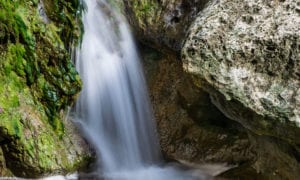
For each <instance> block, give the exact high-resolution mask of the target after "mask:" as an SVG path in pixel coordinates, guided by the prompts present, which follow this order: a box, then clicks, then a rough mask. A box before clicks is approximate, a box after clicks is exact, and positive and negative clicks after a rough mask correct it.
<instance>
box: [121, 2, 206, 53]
mask: <svg viewBox="0 0 300 180" xmlns="http://www.w3.org/2000/svg"><path fill="white" fill-rule="evenodd" d="M123 1H124V6H125V12H126V16H127V18H128V20H129V23H130V24H131V25H132V26H133V30H134V32H135V33H136V35H137V37H138V38H139V40H140V41H141V42H143V43H146V44H147V45H151V46H152V47H157V48H163V49H167V50H175V51H178V52H179V51H180V50H181V47H182V41H183V40H184V38H185V34H186V31H187V29H188V27H189V25H190V24H191V22H192V21H193V20H194V18H195V17H196V15H197V13H198V12H199V11H200V10H201V9H203V8H204V6H205V4H206V3H207V2H208V1H209V0H189V1H187V0H160V1H157V0H139V1H136V0H123Z"/></svg>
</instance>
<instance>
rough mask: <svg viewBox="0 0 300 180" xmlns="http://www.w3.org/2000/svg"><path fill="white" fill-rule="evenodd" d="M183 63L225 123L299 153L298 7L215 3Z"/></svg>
mask: <svg viewBox="0 0 300 180" xmlns="http://www.w3.org/2000/svg"><path fill="white" fill-rule="evenodd" d="M182 59H183V63H184V69H185V70H186V71H187V72H188V73H190V74H192V75H193V77H194V78H193V79H194V82H195V83H196V84H197V85H198V86H200V87H202V88H204V89H206V90H208V91H209V93H210V95H211V98H212V100H213V102H214V104H215V105H217V106H218V107H219V109H221V110H222V112H223V113H224V114H225V115H226V116H227V117H229V118H231V119H233V120H236V121H239V122H240V123H241V124H243V126H245V127H247V128H249V129H250V130H252V131H253V132H255V133H257V134H260V135H262V134H263V135H270V136H275V137H279V138H281V139H284V140H287V141H288V142H289V143H291V144H293V145H296V146H295V147H296V148H298V150H299V145H300V138H299V136H300V3H299V1H297V0H285V1H280V0H276V1H275V0H274V1H266V0H247V1H246V0H242V1H241V0H219V1H212V2H210V4H209V6H208V7H207V8H206V9H205V10H204V11H202V12H201V13H200V14H199V15H198V18H197V19H196V21H195V22H194V24H193V25H192V27H191V28H190V30H189V35H188V39H187V40H186V42H185V45H184V47H183V50H182Z"/></svg>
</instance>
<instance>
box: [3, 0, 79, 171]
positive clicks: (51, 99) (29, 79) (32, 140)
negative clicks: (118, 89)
mask: <svg viewBox="0 0 300 180" xmlns="http://www.w3.org/2000/svg"><path fill="white" fill-rule="evenodd" d="M45 2H46V3H49V4H48V5H50V6H51V8H54V9H53V10H54V11H53V12H51V13H50V14H49V17H50V18H51V22H50V23H45V22H43V20H42V18H41V17H40V15H39V13H38V7H37V6H38V0H14V1H11V0H0V94H1V96H0V109H1V111H0V136H1V137H2V138H4V139H6V140H7V142H9V143H7V144H3V145H2V146H3V149H4V151H5V153H6V154H7V155H6V156H7V158H9V161H8V162H7V165H8V166H9V167H11V168H12V170H13V173H15V175H19V176H24V175H26V176H31V177H34V176H37V175H39V174H42V173H46V172H50V171H56V170H59V169H61V170H62V169H64V170H71V168H73V169H74V168H76V164H77V163H78V162H77V161H75V159H76V158H74V160H73V161H70V159H69V156H70V155H68V154H67V153H68V149H66V148H65V147H64V146H65V142H63V139H65V138H66V137H67V135H66V134H65V129H64V124H63V122H62V120H61V117H60V115H59V113H60V111H61V110H62V109H64V108H65V107H66V106H68V105H70V103H72V102H73V101H74V99H75V98H76V96H77V94H78V92H79V91H80V89H81V81H80V78H79V76H78V73H77V72H76V70H75V67H74V66H73V64H72V62H71V60H70V54H69V51H68V48H69V46H70V45H71V43H73V42H78V38H79V36H80V28H81V25H80V22H79V21H78V18H77V16H78V15H79V12H81V10H79V11H77V8H78V6H80V3H79V0H69V1H58V0H56V1H47V0H45ZM70 146H71V145H70ZM77 160H78V161H81V160H82V158H81V157H78V158H77Z"/></svg>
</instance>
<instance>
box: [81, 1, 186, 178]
mask: <svg viewBox="0 0 300 180" xmlns="http://www.w3.org/2000/svg"><path fill="white" fill-rule="evenodd" d="M84 2H85V5H86V11H85V12H84V14H83V17H82V18H83V19H82V20H83V24H84V36H83V40H82V44H81V46H80V47H78V50H77V54H76V67H77V70H78V72H79V74H80V75H81V78H82V81H83V89H82V92H81V94H80V97H79V99H78V102H77V104H76V114H77V118H78V120H79V121H80V123H81V125H82V128H83V131H84V134H85V135H86V137H87V138H88V139H89V140H90V142H91V143H92V144H93V145H94V147H95V150H96V154H97V157H98V158H97V159H98V161H97V165H98V167H99V170H98V172H99V173H100V172H101V176H102V177H104V178H107V179H147V178H149V179H168V178H171V179H184V178H186V175H183V174H182V173H179V172H178V171H177V170H176V169H175V168H160V167H159V166H160V165H161V164H162V160H161V154H160V148H159V145H158V140H157V137H156V132H155V123H154V117H153V115H152V112H151V107H150V105H149V100H148V95H147V88H146V85H145V80H144V75H143V72H142V67H141V65H140V62H139V57H138V54H137V52H136V47H135V44H134V41H133V39H132V37H131V34H130V31H129V29H130V28H129V27H128V25H127V24H126V20H125V19H124V18H123V17H122V16H121V15H120V14H118V13H117V11H115V10H114V9H113V8H111V6H110V5H109V3H108V2H107V1H105V0H85V1H84ZM179 174H180V175H179ZM172 176H173V178H172Z"/></svg>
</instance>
